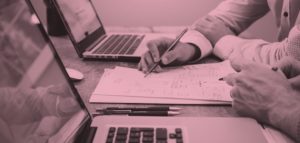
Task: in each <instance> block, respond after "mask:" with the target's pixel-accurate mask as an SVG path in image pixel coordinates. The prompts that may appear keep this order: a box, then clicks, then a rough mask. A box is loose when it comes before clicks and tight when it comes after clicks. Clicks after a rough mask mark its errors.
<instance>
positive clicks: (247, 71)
mask: <svg viewBox="0 0 300 143" xmlns="http://www.w3.org/2000/svg"><path fill="white" fill-rule="evenodd" d="M231 64H232V67H233V68H234V69H235V70H236V71H238V73H234V74H230V75H228V76H226V77H224V80H225V81H226V82H227V83H228V84H229V85H231V86H233V88H232V90H231V96H232V98H233V105H232V106H233V108H234V110H235V111H236V112H237V113H238V114H240V115H242V116H246V117H252V118H255V119H257V120H258V121H260V122H262V123H267V124H271V125H272V124H273V125H274V124H276V123H274V122H272V121H270V117H271V116H272V117H274V116H275V117H274V118H277V119H279V118H280V117H277V116H278V115H280V116H284V112H285V110H289V109H286V108H285V107H286V105H290V104H292V103H291V102H293V101H291V99H292V98H293V96H294V95H295V91H294V90H293V88H292V87H291V84H290V82H289V81H288V80H287V78H286V77H284V76H283V75H282V74H280V73H279V72H276V71H273V70H271V68H270V67H268V66H266V65H263V64H259V63H254V62H250V61H246V60H242V59H232V60H231Z"/></svg>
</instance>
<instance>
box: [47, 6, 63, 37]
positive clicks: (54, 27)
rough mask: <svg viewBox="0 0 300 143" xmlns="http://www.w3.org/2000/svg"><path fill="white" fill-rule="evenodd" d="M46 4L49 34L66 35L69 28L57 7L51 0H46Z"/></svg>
mask: <svg viewBox="0 0 300 143" xmlns="http://www.w3.org/2000/svg"><path fill="white" fill-rule="evenodd" d="M44 3H45V4H46V7H47V9H46V15H47V29H48V34H49V35H51V36H64V35H66V34H67V30H66V28H65V26H64V24H63V22H62V20H61V18H60V16H59V13H58V11H57V10H56V9H55V7H54V5H53V3H52V2H51V0H44Z"/></svg>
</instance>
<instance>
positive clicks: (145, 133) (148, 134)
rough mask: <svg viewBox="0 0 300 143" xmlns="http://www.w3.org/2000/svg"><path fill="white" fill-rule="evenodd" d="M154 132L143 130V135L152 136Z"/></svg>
mask: <svg viewBox="0 0 300 143" xmlns="http://www.w3.org/2000/svg"><path fill="white" fill-rule="evenodd" d="M153 136H154V133H153V132H144V133H143V137H153Z"/></svg>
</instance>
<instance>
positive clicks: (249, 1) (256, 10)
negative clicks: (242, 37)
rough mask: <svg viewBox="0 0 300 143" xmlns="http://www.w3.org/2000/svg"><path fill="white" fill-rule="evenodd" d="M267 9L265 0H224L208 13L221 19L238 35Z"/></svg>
mask: <svg viewBox="0 0 300 143" xmlns="http://www.w3.org/2000/svg"><path fill="white" fill-rule="evenodd" d="M269 10H270V9H269V5H268V2H267V0H225V1H223V2H222V3H220V4H219V5H218V6H217V7H216V8H215V9H214V10H213V11H211V12H210V13H209V15H211V16H213V17H216V18H218V19H220V20H222V21H223V22H224V24H225V25H226V26H228V27H229V28H230V29H231V30H232V31H233V32H234V33H235V34H237V35H238V34H240V33H241V32H243V31H244V30H245V29H247V28H248V27H249V26H250V25H251V24H252V23H253V22H255V21H256V20H257V19H259V18H261V17H262V16H264V15H265V14H266V13H267V12H268V11H269Z"/></svg>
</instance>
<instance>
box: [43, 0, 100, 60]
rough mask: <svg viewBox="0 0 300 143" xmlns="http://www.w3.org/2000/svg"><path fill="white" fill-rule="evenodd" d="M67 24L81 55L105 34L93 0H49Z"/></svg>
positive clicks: (70, 35)
mask: <svg viewBox="0 0 300 143" xmlns="http://www.w3.org/2000/svg"><path fill="white" fill-rule="evenodd" d="M49 1H50V3H48V5H50V6H51V7H53V8H55V9H56V10H57V12H58V13H59V14H60V17H61V19H62V21H63V23H64V24H65V27H66V29H67V31H68V34H69V37H70V39H71V41H72V43H73V45H74V47H75V49H76V51H77V53H78V54H79V56H80V57H82V53H83V52H84V51H86V50H87V49H88V48H93V47H94V46H95V45H96V44H98V43H99V41H100V40H101V37H102V36H104V35H105V30H104V27H103V25H102V23H101V21H100V18H99V17H98V14H97V12H96V10H95V7H94V5H93V3H92V1H91V0H49Z"/></svg>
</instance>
